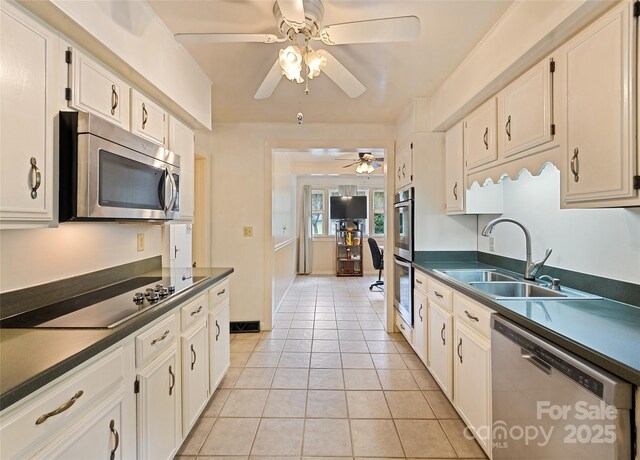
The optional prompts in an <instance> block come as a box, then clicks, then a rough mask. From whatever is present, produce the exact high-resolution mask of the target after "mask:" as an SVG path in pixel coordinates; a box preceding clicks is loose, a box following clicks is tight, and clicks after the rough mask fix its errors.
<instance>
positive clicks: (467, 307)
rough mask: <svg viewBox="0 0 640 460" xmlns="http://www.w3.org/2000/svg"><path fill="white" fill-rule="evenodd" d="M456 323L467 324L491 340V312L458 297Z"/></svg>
mask: <svg viewBox="0 0 640 460" xmlns="http://www.w3.org/2000/svg"><path fill="white" fill-rule="evenodd" d="M454 314H455V317H456V321H459V322H461V323H464V324H466V325H467V326H469V327H470V328H471V329H473V330H475V331H476V332H478V333H480V334H481V335H482V336H484V337H486V338H488V339H490V338H491V311H490V310H488V309H487V308H486V307H483V306H482V305H479V304H477V303H475V302H473V301H472V300H470V299H467V298H466V297H462V296H460V295H456V296H455V299H454Z"/></svg>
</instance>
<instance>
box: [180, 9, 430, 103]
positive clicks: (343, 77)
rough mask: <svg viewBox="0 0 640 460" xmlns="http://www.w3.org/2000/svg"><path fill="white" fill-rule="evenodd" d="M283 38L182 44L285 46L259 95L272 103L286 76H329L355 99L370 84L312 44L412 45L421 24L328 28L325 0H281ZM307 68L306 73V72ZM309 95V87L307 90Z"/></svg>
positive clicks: (199, 36)
mask: <svg viewBox="0 0 640 460" xmlns="http://www.w3.org/2000/svg"><path fill="white" fill-rule="evenodd" d="M273 15H274V16H275V19H276V24H277V26H278V29H279V32H280V36H278V35H276V34H245V33H178V34H175V38H176V40H178V41H179V42H181V43H267V44H271V43H284V42H290V44H289V46H287V47H286V48H285V49H282V50H280V53H279V56H278V59H276V62H275V63H274V64H273V66H272V67H271V70H270V71H269V73H268V74H267V76H266V78H265V79H264V81H263V82H262V84H261V85H260V87H259V88H258V91H257V92H256V94H255V96H254V97H255V98H256V99H266V98H268V97H269V96H271V94H272V93H273V91H274V90H275V89H276V86H277V85H278V83H279V82H280V79H281V78H282V76H283V75H284V76H286V77H287V78H288V79H289V80H292V81H295V82H296V83H302V82H304V78H303V76H304V75H305V74H306V76H307V77H308V79H309V80H311V79H313V78H314V77H317V76H318V75H320V73H321V72H324V73H325V74H326V75H327V76H328V77H329V78H330V79H331V80H333V81H334V82H335V83H336V84H337V85H338V86H339V87H340V88H341V89H342V90H343V91H344V92H345V93H346V94H347V95H348V96H349V97H352V98H355V97H358V96H360V95H361V94H362V93H364V91H365V87H364V85H363V84H362V83H361V82H360V81H359V80H358V79H357V78H356V77H355V76H354V75H353V74H352V73H351V72H350V71H349V70H347V69H346V68H345V67H344V66H343V65H342V64H340V62H338V60H337V59H336V58H335V57H333V55H332V54H331V53H329V52H328V51H327V50H324V49H319V50H317V51H315V50H313V49H312V48H311V47H310V46H309V42H310V41H321V42H322V43H324V44H325V45H329V46H333V45H346V44H355V43H382V42H401V41H412V40H415V39H417V38H418V35H419V34H420V20H419V19H418V18H417V17H416V16H401V17H392V18H381V19H370V20H364V21H356V22H347V23H343V24H333V25H328V26H323V25H322V18H323V16H324V6H323V5H322V1H321V0H304V1H303V0H277V1H276V2H275V4H274V5H273ZM304 69H306V72H303V70H304ZM306 92H307V93H308V86H307V88H306Z"/></svg>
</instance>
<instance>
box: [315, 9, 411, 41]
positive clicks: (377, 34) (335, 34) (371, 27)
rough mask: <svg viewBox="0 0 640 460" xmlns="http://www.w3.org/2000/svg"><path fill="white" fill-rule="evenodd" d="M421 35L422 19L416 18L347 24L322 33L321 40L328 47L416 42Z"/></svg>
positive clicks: (326, 28)
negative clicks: (352, 44)
mask: <svg viewBox="0 0 640 460" xmlns="http://www.w3.org/2000/svg"><path fill="white" fill-rule="evenodd" d="M419 35H420V19H418V18H417V17H416V16H401V17H397V18H385V19H371V20H369V21H357V22H345V23H344V24H334V25H330V26H326V27H324V28H323V29H322V30H321V31H320V39H321V40H322V41H323V42H324V43H325V44H327V45H346V44H351V43H383V42H406V41H412V40H416V39H417V38H418V36H419Z"/></svg>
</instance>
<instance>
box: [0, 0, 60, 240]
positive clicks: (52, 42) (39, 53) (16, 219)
mask: <svg viewBox="0 0 640 460" xmlns="http://www.w3.org/2000/svg"><path fill="white" fill-rule="evenodd" d="M0 5H1V8H2V12H1V14H2V22H1V25H0V42H1V43H2V46H0V68H1V69H2V72H1V76H0V110H1V113H0V131H1V132H2V135H1V136H0V226H1V227H2V228H20V227H29V226H47V225H48V224H49V223H50V222H51V221H52V219H53V203H54V200H53V190H54V187H53V178H54V171H53V126H54V125H53V119H54V116H55V113H56V109H57V108H56V104H55V88H56V70H55V69H56V66H55V57H56V55H57V48H58V38H57V37H56V36H55V35H54V34H52V33H51V32H49V31H48V30H47V29H46V28H44V27H43V26H41V25H40V24H39V23H37V22H36V21H35V20H33V19H32V18H31V17H30V16H28V15H27V14H25V13H24V12H22V11H21V10H19V9H18V7H16V6H14V5H12V4H11V3H9V2H4V1H3V2H2V3H1V4H0Z"/></svg>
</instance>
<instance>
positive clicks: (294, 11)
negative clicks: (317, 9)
mask: <svg viewBox="0 0 640 460" xmlns="http://www.w3.org/2000/svg"><path fill="white" fill-rule="evenodd" d="M278 7H279V8H280V12H281V13H282V17H283V18H284V20H285V22H286V23H287V24H289V25H290V26H291V27H293V28H294V29H296V30H302V29H303V28H304V27H305V26H306V21H305V17H304V5H303V4H302V0H278Z"/></svg>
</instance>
